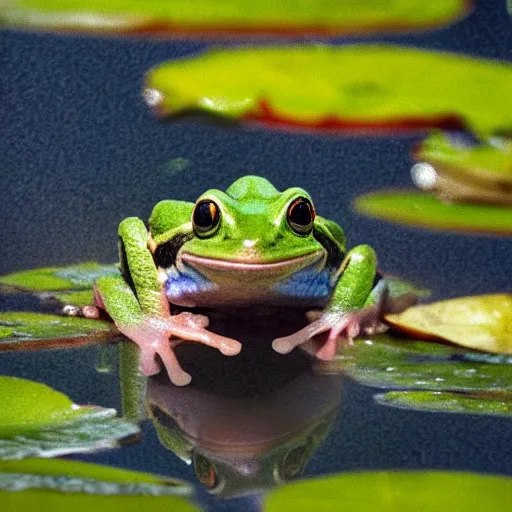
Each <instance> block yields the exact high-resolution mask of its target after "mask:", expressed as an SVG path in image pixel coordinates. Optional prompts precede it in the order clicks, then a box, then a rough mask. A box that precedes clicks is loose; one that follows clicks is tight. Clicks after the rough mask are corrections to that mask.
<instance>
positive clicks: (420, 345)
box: [319, 334, 512, 392]
mask: <svg viewBox="0 0 512 512" xmlns="http://www.w3.org/2000/svg"><path fill="white" fill-rule="evenodd" d="M511 364H512V359H511V358H510V356H495V355H492V354H485V353H475V352H468V351H467V350H466V349H463V348H459V347H455V346H449V345H444V344H440V343H433V342H428V341H417V340H411V339H406V338H396V337H394V336H392V335H390V334H382V335H378V336H374V337H371V338H366V339H359V340H356V342H355V347H354V348H352V349H348V350H346V351H345V352H343V353H341V354H340V355H339V356H338V357H337V359H336V361H334V362H331V363H320V364H319V370H320V371H328V372H332V371H340V372H343V373H345V374H346V375H348V376H349V377H351V378H353V379H354V380H356V381H357V382H359V383H360V384H363V385H366V386H371V387H377V388H392V389H404V390H430V391H460V392H512V371H511V370H512V366H511Z"/></svg>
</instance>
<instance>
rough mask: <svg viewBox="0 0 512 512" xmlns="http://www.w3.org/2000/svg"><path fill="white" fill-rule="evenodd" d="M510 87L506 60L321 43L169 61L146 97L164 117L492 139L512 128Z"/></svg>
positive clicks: (511, 71)
mask: <svg viewBox="0 0 512 512" xmlns="http://www.w3.org/2000/svg"><path fill="white" fill-rule="evenodd" d="M255 77H257V78H255ZM444 77H448V78H446V79H444ZM511 89H512V65H510V64H507V63H504V62H503V63H500V62H496V61H485V60H482V59H475V58H470V57H464V56H461V55H455V54H448V53H439V52H433V51H425V50H417V49H413V48H404V47H400V46H391V45H381V44H373V45H370V44H366V45H362V44H361V45H343V46H327V45H318V44H317V45H296V46H265V47H241V48H235V49H216V50H208V51H206V52H205V53H203V54H202V55H199V56H197V57H192V58H184V59H179V60H174V61H171V62H167V63H164V64H161V65H158V66H156V67H155V68H153V69H152V70H151V71H150V72H149V73H148V75H147V78H146V90H145V98H146V102H147V103H148V105H150V106H151V107H152V108H153V110H154V112H155V113H156V114H157V115H158V116H169V115H175V114H179V113H182V112H186V111H190V110H196V111H197V110H199V111H202V112H205V113H208V114H213V115H220V116H224V117H227V118H230V119H238V120H246V121H256V122H262V123H265V124H267V125H272V126H279V127H283V128H306V129H312V130H321V131H324V130H326V131H353V132H354V131H355V132H358V131H363V132H372V133H374V132H376V131H377V132H378V131H381V132H384V133H386V134H389V131H390V130H402V131H403V130H411V129H413V130H417V129H424V128H427V127H465V128H468V129H470V130H472V131H474V132H476V133H479V134H492V133H495V132H497V131H500V130H503V131H505V132H506V131H510V129H511V128H512V102H510V101H509V100H510V90H511ZM491 90H492V94H489V91H491Z"/></svg>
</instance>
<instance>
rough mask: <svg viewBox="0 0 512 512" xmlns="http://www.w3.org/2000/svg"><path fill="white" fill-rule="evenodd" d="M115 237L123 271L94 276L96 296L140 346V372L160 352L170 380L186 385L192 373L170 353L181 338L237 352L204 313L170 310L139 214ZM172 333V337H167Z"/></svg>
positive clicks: (152, 367) (154, 367)
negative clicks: (120, 273) (172, 311)
mask: <svg viewBox="0 0 512 512" xmlns="http://www.w3.org/2000/svg"><path fill="white" fill-rule="evenodd" d="M119 237H120V256H121V271H122V274H123V275H122V276H121V275H120V276H108V277H103V278H100V279H98V281H97V282H96V284H95V300H96V304H97V305H98V306H99V307H101V308H103V309H105V310H106V311H107V313H108V314H109V315H110V316H111V317H112V319H113V320H114V323H115V324H116V326H117V328H118V329H119V330H120V331H121V332H122V333H123V334H124V335H125V336H127V337H128V338H129V339H130V340H132V341H133V342H135V343H136V344H137V345H138V346H139V347H140V349H141V371H142V372H143V373H144V374H145V375H152V374H155V373H158V371H159V370H160V366H159V362H158V361H157V359H156V356H159V357H160V359H161V360H162V363H163V364H164V366H165V368H166V369H167V373H168V374H169V378H170V379H171V381H172V382H173V383H174V384H176V385H179V386H184V385H186V384H188V383H189V382H190V380H191V377H190V375H189V374H188V373H186V372H185V371H184V370H183V369H182V368H181V366H180V364H179V362H178V360H177V358H176V355H175V353H174V347H175V346H176V345H177V344H178V343H180V342H181V341H197V342H199V343H203V344H205V345H209V346H211V347H214V348H217V349H218V350H220V351H221V352H222V353H223V354H225V355H235V354H238V352H240V349H241V345H240V343H239V342H238V341H236V340H233V339H231V338H226V337H224V336H220V335H218V334H215V333H212V332H210V331H207V330H206V327H207V325H208V318H206V317H205V316H203V315H195V314H192V313H188V312H186V313H181V314H179V315H171V312H170V308H169V301H168V300H167V297H166V295H165V291H164V286H163V284H164V283H162V282H161V280H160V278H159V273H158V269H157V268H156V266H155V263H154V260H153V256H152V254H151V252H150V250H149V249H148V232H147V230H146V228H145V226H144V223H143V222H142V221H141V220H140V219H137V218H133V217H132V218H128V219H125V220H124V221H123V222H121V224H120V226H119ZM171 337H175V339H172V340H170V338H171Z"/></svg>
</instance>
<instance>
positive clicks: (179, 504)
mask: <svg viewBox="0 0 512 512" xmlns="http://www.w3.org/2000/svg"><path fill="white" fill-rule="evenodd" d="M8 491H12V492H8ZM190 494H191V487H190V486H189V485H188V484H186V483H184V482H181V481H178V480H171V479H167V478H161V477H156V476H153V475H149V474H146V473H137V472H134V471H126V470H122V469H117V468H112V467H108V466H100V465H97V464H88V463H84V462H75V461H68V460H40V459H28V460H23V461H0V509H1V510H9V511H10V512H14V511H15V510H16V511H18V510H19V511H23V510H52V511H55V512H67V511H69V510H74V511H86V510H94V511H97V512H103V511H104V512H112V511H117V510H119V511H122V512H128V511H134V512H136V511H140V510H152V511H170V510H172V511H173V512H192V511H196V510H197V509H196V508H195V507H194V506H193V505H191V504H190V503H189V502H188V501H187V500H186V498H185V497H186V496H189V495H190Z"/></svg>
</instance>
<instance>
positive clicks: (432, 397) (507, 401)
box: [374, 391, 512, 416]
mask: <svg viewBox="0 0 512 512" xmlns="http://www.w3.org/2000/svg"><path fill="white" fill-rule="evenodd" d="M374 398H375V400H376V401H377V402H378V403H380V404H382V405H390V406H393V407H399V408H402V409H415V410H418V411H432V412H449V413H462V414H486V415H491V416H512V394H496V395H492V394H490V393H488V394H476V393H473V394H462V393H448V392H444V391H390V392H388V393H382V394H378V395H375V396H374Z"/></svg>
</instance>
